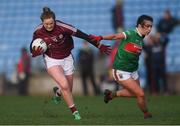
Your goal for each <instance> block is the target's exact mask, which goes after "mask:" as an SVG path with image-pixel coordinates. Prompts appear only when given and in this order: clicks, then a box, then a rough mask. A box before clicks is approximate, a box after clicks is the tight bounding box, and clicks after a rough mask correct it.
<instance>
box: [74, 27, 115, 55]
mask: <svg viewBox="0 0 180 126" xmlns="http://www.w3.org/2000/svg"><path fill="white" fill-rule="evenodd" d="M74 36H76V37H79V38H82V39H85V40H86V41H88V42H89V43H91V44H92V45H94V46H95V47H97V48H98V49H99V50H100V52H101V53H104V54H107V55H109V54H110V53H111V50H112V48H111V47H110V46H107V45H104V44H100V41H101V40H102V39H103V38H102V36H95V35H87V34H85V33H84V32H82V31H80V30H77V32H76V34H75V35H74Z"/></svg>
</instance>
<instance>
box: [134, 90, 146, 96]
mask: <svg viewBox="0 0 180 126" xmlns="http://www.w3.org/2000/svg"><path fill="white" fill-rule="evenodd" d="M136 96H137V97H138V98H144V97H145V94H144V92H143V91H140V92H138V93H137V95H136Z"/></svg>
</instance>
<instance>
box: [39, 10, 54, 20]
mask: <svg viewBox="0 0 180 126" xmlns="http://www.w3.org/2000/svg"><path fill="white" fill-rule="evenodd" d="M40 18H41V21H42V22H43V21H44V19H48V18H53V19H54V20H56V16H55V13H54V12H53V11H51V9H50V8H49V7H43V12H42V14H41V17H40Z"/></svg>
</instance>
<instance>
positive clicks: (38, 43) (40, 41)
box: [32, 38, 47, 52]
mask: <svg viewBox="0 0 180 126" xmlns="http://www.w3.org/2000/svg"><path fill="white" fill-rule="evenodd" d="M39 46H40V47H42V49H43V52H46V50H47V44H46V42H45V41H44V40H43V39H41V38H37V39H35V40H34V41H33V42H32V48H33V47H35V49H37V48H38V47H39Z"/></svg>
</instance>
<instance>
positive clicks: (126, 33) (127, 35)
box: [123, 30, 132, 39]
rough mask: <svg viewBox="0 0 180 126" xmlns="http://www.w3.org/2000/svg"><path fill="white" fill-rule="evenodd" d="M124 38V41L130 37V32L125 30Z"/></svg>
mask: <svg viewBox="0 0 180 126" xmlns="http://www.w3.org/2000/svg"><path fill="white" fill-rule="evenodd" d="M123 34H124V36H125V39H127V38H128V37H129V36H131V34H132V33H131V30H127V31H125V32H123Z"/></svg>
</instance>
